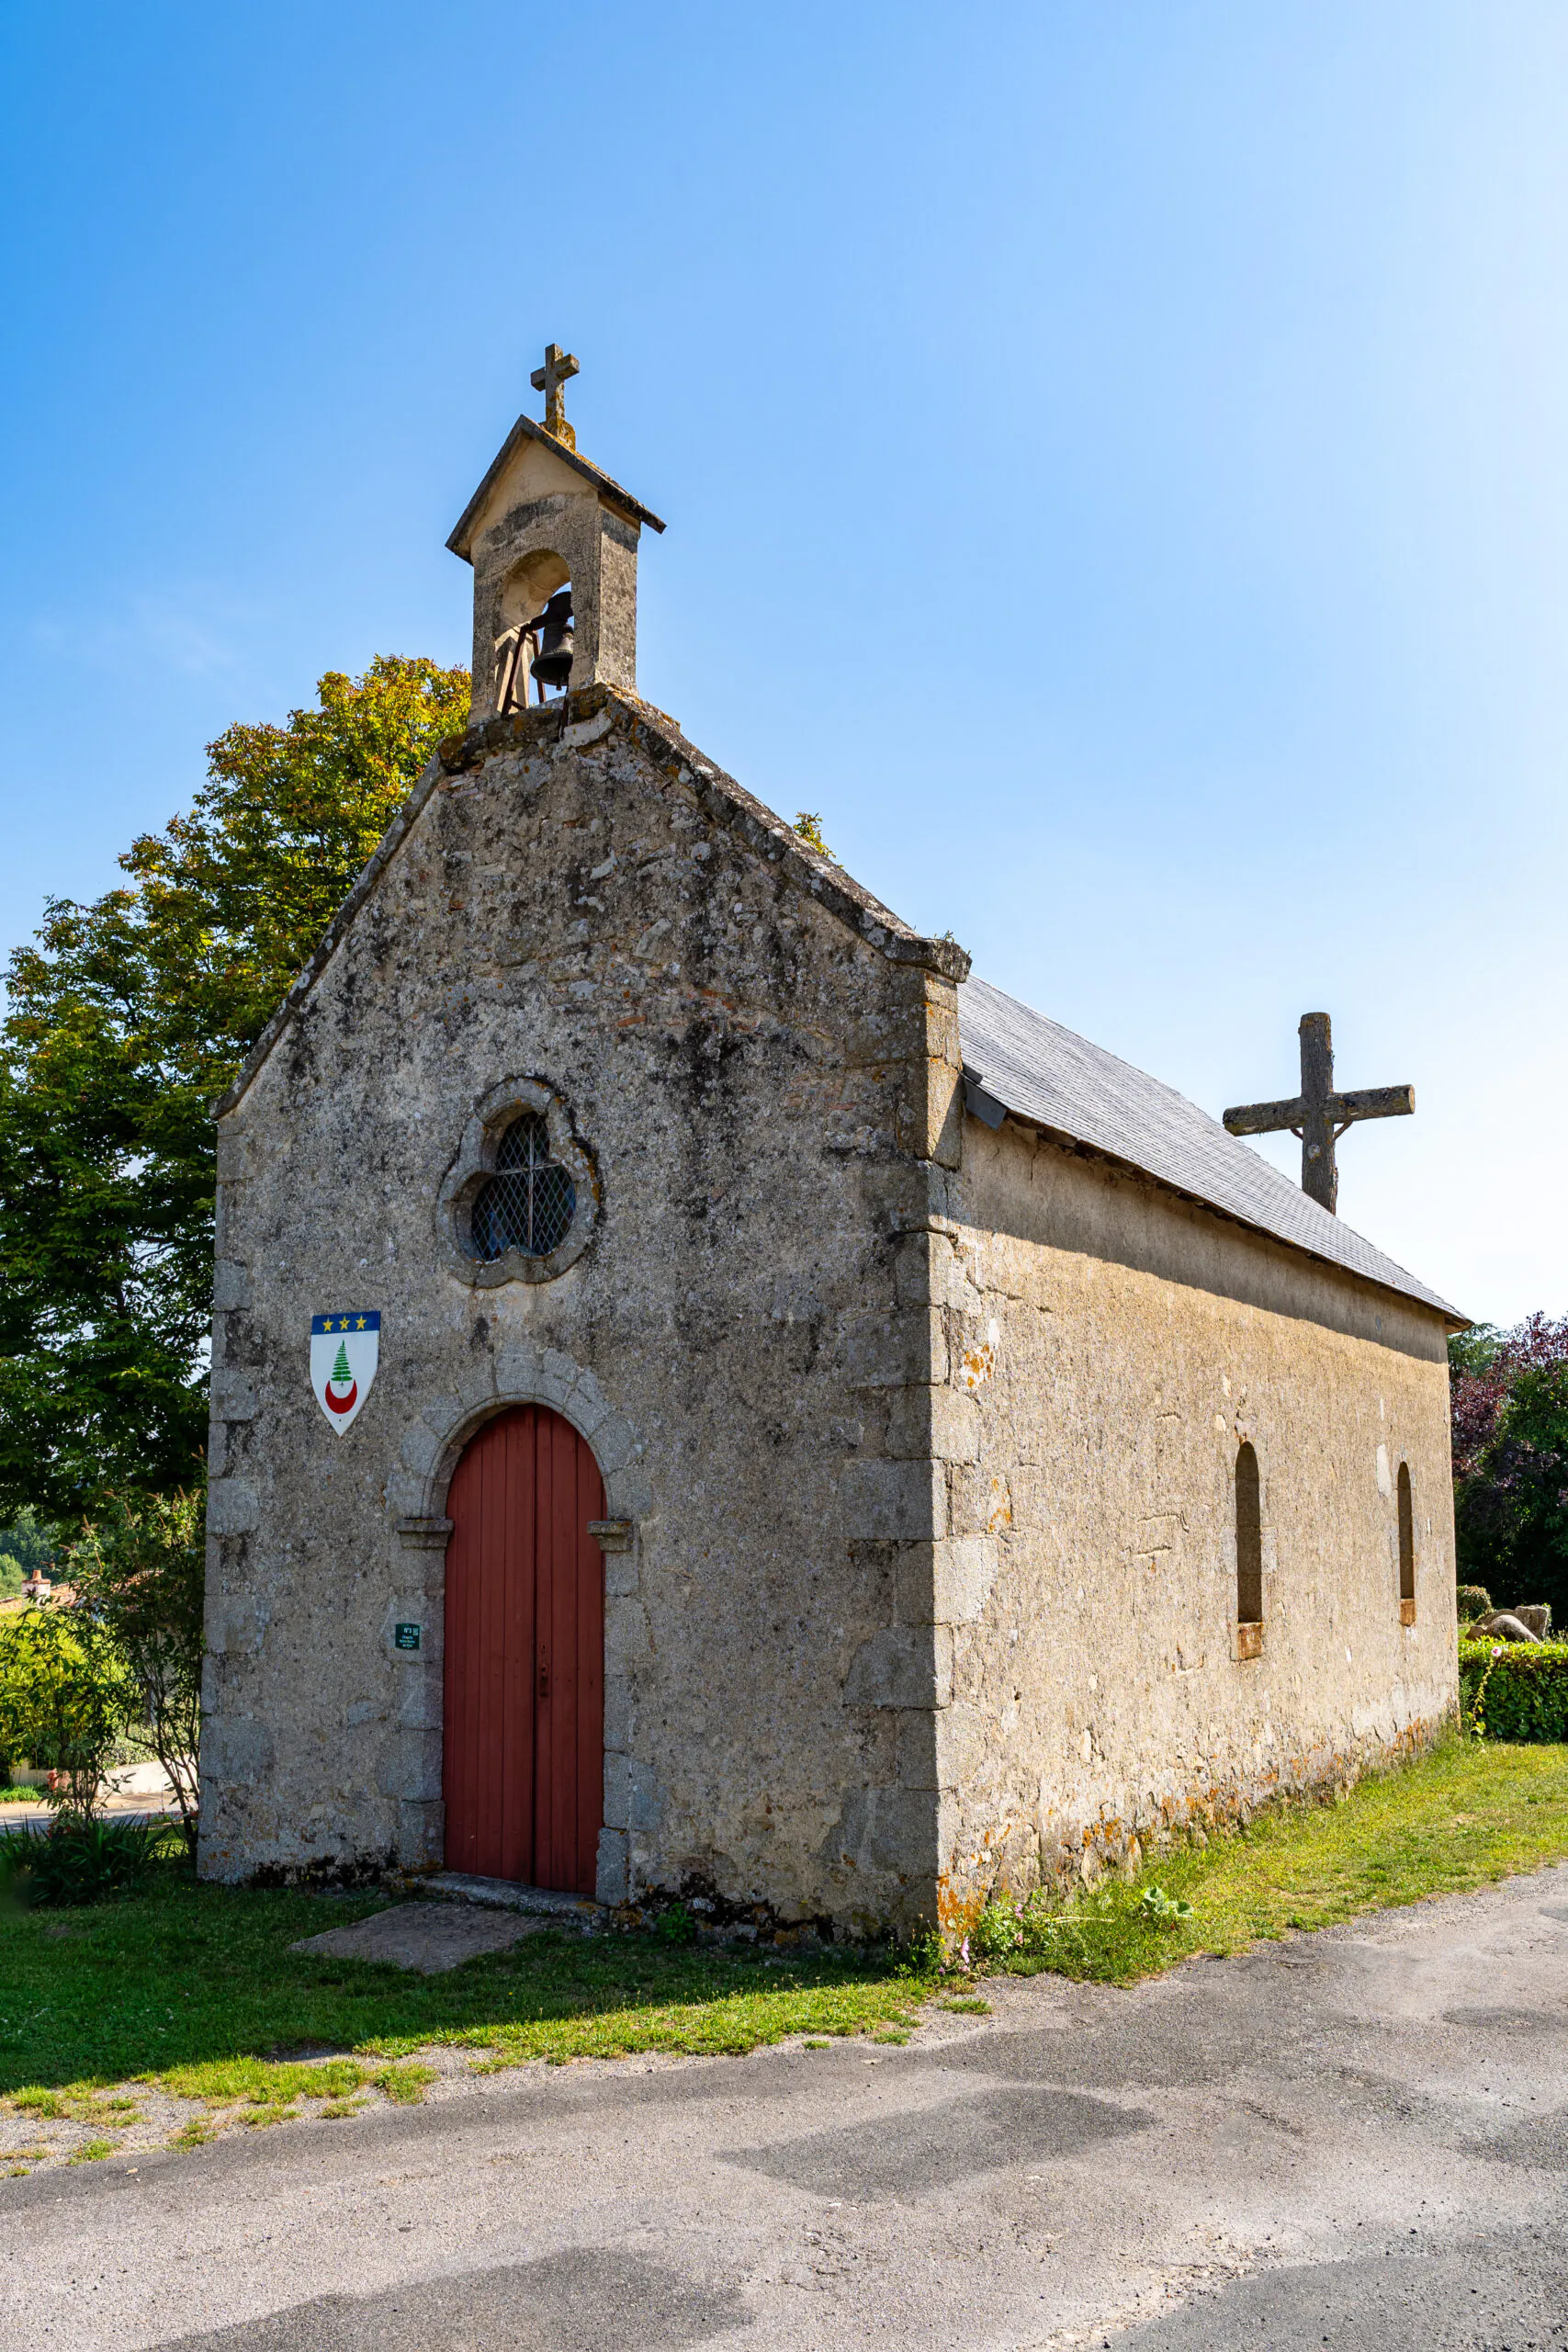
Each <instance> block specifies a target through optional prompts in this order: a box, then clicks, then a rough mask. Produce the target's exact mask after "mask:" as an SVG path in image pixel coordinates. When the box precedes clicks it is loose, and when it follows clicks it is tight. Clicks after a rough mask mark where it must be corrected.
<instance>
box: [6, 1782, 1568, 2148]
mask: <svg viewBox="0 0 1568 2352" xmlns="http://www.w3.org/2000/svg"><path fill="white" fill-rule="evenodd" d="M1565 1857H1568V1748H1565V1747H1501V1746H1497V1745H1495V1744H1494V1743H1492V1742H1490V1741H1488V1742H1486V1743H1485V1744H1484V1745H1477V1744H1474V1743H1472V1744H1470V1745H1463V1744H1461V1742H1459V1741H1458V1740H1457V1739H1456V1740H1452V1741H1450V1742H1447V1743H1445V1745H1444V1746H1443V1747H1440V1748H1438V1750H1436V1751H1435V1752H1434V1753H1433V1754H1431V1755H1429V1756H1427V1757H1424V1758H1420V1759H1419V1760H1418V1761H1417V1762H1416V1763H1414V1764H1412V1765H1410V1766H1408V1767H1406V1768H1405V1769H1404V1770H1400V1771H1397V1772H1393V1773H1390V1774H1388V1775H1386V1776H1383V1777H1381V1778H1377V1779H1372V1780H1368V1781H1362V1783H1361V1784H1360V1786H1359V1788H1357V1789H1356V1790H1355V1791H1354V1792H1352V1793H1351V1794H1350V1795H1349V1796H1348V1798H1346V1799H1344V1800H1343V1802H1341V1803H1338V1804H1327V1805H1298V1806H1292V1807H1286V1806H1281V1807H1280V1808H1277V1809H1276V1810H1274V1811H1273V1812H1271V1813H1269V1814H1267V1815H1261V1816H1259V1818H1258V1820H1257V1821H1256V1822H1255V1823H1254V1824H1253V1825H1252V1826H1251V1827H1250V1828H1248V1829H1247V1830H1245V1831H1242V1832H1238V1833H1236V1834H1235V1835H1233V1836H1225V1837H1221V1836H1214V1837H1213V1838H1211V1840H1210V1843H1209V1845H1208V1846H1207V1848H1206V1849H1202V1850H1198V1849H1190V1850H1182V1851H1179V1852H1174V1853H1168V1854H1165V1855H1162V1856H1160V1857H1158V1858H1157V1859H1151V1860H1150V1862H1149V1863H1148V1865H1147V1866H1146V1868H1145V1871H1143V1873H1142V1875H1141V1877H1140V1878H1139V1879H1137V1880H1135V1881H1134V1882H1133V1883H1131V1884H1122V1883H1120V1882H1117V1883H1111V1884H1108V1885H1106V1886H1103V1887H1102V1888H1101V1889H1100V1891H1099V1892H1098V1893H1096V1894H1086V1895H1081V1896H1079V1897H1078V1898H1077V1900H1076V1901H1075V1902H1073V1903H1071V1904H1069V1905H1066V1908H1059V1909H1057V1910H1055V1911H1050V1910H1048V1909H1047V1908H1046V1907H1045V1906H1043V1905H1027V1906H1025V1907H1024V1908H1023V1910H1022V1911H1021V1912H1020V1911H1018V1910H1016V1909H1015V1908H1013V1907H1012V1906H1010V1905H1005V1904H1000V1905H992V1906H990V1908H989V1909H988V1910H987V1913H986V1914H985V1915H984V1917H982V1919H981V1920H980V1922H979V1923H978V1924H977V1926H976V1928H974V1929H973V1930H972V1931H971V1939H970V1940H971V1950H972V1954H973V1956H974V1958H975V1960H976V1962H977V1963H978V1964H979V1965H981V1966H983V1967H990V1968H994V1969H997V1970H998V1971H1009V1970H1013V1971H1019V1972H1023V1973H1033V1972H1035V1971H1039V1970H1043V1969H1050V1970H1055V1971H1057V1972H1059V1973H1063V1974H1066V1975H1069V1976H1075V1977H1088V1978H1093V1979H1096V1980H1099V1981H1100V1982H1105V1983H1111V1984H1131V1983H1133V1982H1134V1981H1135V1980H1136V1979H1137V1978H1139V1977H1142V1976H1147V1975H1150V1974H1153V1973H1156V1972H1157V1971H1158V1970H1160V1969H1163V1968H1168V1967H1169V1966H1170V1965H1171V1963H1172V1962H1176V1961H1179V1960H1181V1959H1184V1958H1186V1957H1187V1956H1188V1955H1189V1954H1190V1953H1194V1952H1201V1951H1208V1952H1219V1953H1225V1952H1235V1951H1244V1950H1245V1949H1246V1948H1247V1945H1248V1944H1251V1943H1253V1942H1256V1941H1257V1940H1258V1939H1259V1938H1260V1937H1278V1936H1280V1935H1284V1934H1286V1933H1288V1932H1289V1931H1290V1930H1291V1929H1292V1928H1319V1927H1326V1926H1329V1925H1332V1924H1333V1923H1334V1922H1336V1921H1337V1920H1341V1919H1348V1918H1350V1917H1355V1916H1356V1915H1357V1914H1358V1913H1364V1912H1367V1911H1375V1910H1379V1909H1382V1908H1383V1907H1385V1906H1387V1905H1394V1904H1405V1903H1414V1902H1417V1901H1419V1900H1421V1899H1422V1898H1423V1897H1425V1896H1427V1895H1433V1894H1450V1893H1453V1892H1457V1891H1461V1890H1463V1889H1466V1888H1470V1887H1477V1886H1483V1885H1485V1884H1487V1883H1489V1882H1490V1881H1492V1880H1495V1879H1497V1878H1501V1877H1504V1876H1506V1875H1507V1874H1508V1873H1509V1872H1511V1871H1525V1870H1533V1869H1536V1868H1538V1867H1539V1866H1540V1864H1542V1863H1543V1862H1548V1861H1555V1860H1562V1859H1563V1858H1565ZM1152 1885H1158V1886H1159V1887H1161V1888H1163V1889H1164V1890H1165V1892H1166V1894H1167V1895H1168V1896H1169V1897H1170V1898H1171V1902H1172V1905H1176V1904H1179V1903H1184V1902H1185V1903H1190V1905H1192V1912H1191V1917H1171V1916H1169V1915H1168V1916H1167V1917H1165V1918H1164V1919H1161V1918H1159V1917H1155V1916H1153V1915H1152V1912H1151V1910H1146V1909H1145V1906H1144V1905H1143V1901H1142V1898H1143V1894H1144V1893H1145V1890H1146V1889H1147V1888H1148V1887H1150V1886H1152ZM387 1899H388V1898H387V1897H386V1896H385V1895H378V1894H364V1895H356V1896H355V1897H352V1898H349V1899H344V1900H331V1899H329V1898H327V1897H325V1896H321V1895H313V1894H300V1893H294V1892H276V1891H273V1892H261V1891H256V1890H246V1889H242V1888H235V1887H220V1886H202V1885H198V1884H197V1883H196V1882H195V1881H194V1880H193V1879H192V1878H191V1877H190V1876H189V1875H188V1873H187V1871H186V1866H185V1865H184V1864H183V1863H182V1862H180V1861H178V1860H164V1861H161V1862H159V1863H158V1864H157V1865H156V1866H155V1868H154V1871H153V1873H152V1880H151V1882H150V1883H149V1885H148V1886H147V1887H146V1889H145V1890H143V1891H141V1892H139V1893H137V1894H132V1895H128V1896H126V1897H123V1898H122V1899H120V1900H119V1901H117V1902H109V1903H103V1904H98V1905H92V1906H89V1907H87V1908H85V1909H81V1910H75V1911H72V1912H70V1913H65V1914H62V1913H58V1912H51V1911H47V1910H37V1911H31V1912H16V1911H12V1912H9V1913H6V1914H0V2096H3V2097H6V2098H7V2099H8V2101H9V2104H10V2107H11V2109H12V2111H13V2112H14V2113H15V2114H16V2115H17V2118H18V2120H17V2124H15V2125H14V2126H13V2133H12V2135H11V2136H17V2137H18V2138H19V2137H21V2136H22V2135H24V2134H25V2133H26V2132H27V2131H28V2129H29V2127H30V2126H33V2125H36V2123H41V2122H48V2121H64V2122H67V2123H70V2124H73V2125H74V2126H75V2127H76V2128H77V2129H78V2130H85V2131H101V2132H102V2133H104V2134H105V2139H106V2141H107V2134H108V2133H111V2132H113V2131H119V2130H125V2129H129V2128H130V2125H131V2123H132V2121H133V2120H134V2119H135V2106H134V2102H130V2103H128V2102H127V2100H126V2098H124V2097H123V2096H121V2095H111V2094H110V2088H109V2086H115V2085H123V2084H126V2083H136V2082H138V2081H145V2082H147V2083H148V2084H150V2085H152V2086H156V2087H160V2088H162V2089H164V2090H166V2091H169V2092H172V2093H174V2094H175V2096H177V2097H179V2098H184V2099H188V2100H190V2101H191V2102H192V2103H193V2106H194V2107H196V2108H197V2109H198V2111H197V2112H196V2113H194V2114H193V2115H192V2117H191V2119H190V2120H189V2121H188V2122H187V2123H186V2125H185V2126H184V2128H183V2130H182V2131H180V2132H179V2133H178V2134H177V2135H176V2144H179V2145H182V2146H195V2145H197V2144H199V2143H200V2142H201V2141H203V2140H204V2139H206V2138H208V2137H209V2136H210V2133H211V2132H212V2131H213V2130H215V2129H217V2128H219V2127H220V2125H221V2124H224V2123H228V2122H238V2121H245V2122H249V2123H252V2124H254V2125H256V2126H258V2127H262V2126H265V2125H267V2124H269V2123H273V2122H276V2121H278V2120H283V2119H284V2118H286V2117H288V2116H291V2115H296V2114H299V2113H302V2112H309V2113H311V2114H322V2115H328V2114H330V2115H332V2116H333V2117H341V2116H344V2115H346V2114H350V2113H352V2112H353V2111H354V2109H355V2102H356V2101H359V2100H362V2099H363V2098H365V2097H367V2096H368V2095H370V2094H371V2093H379V2094H380V2095H381V2097H383V2098H389V2099H392V2100H397V2101H412V2100H416V2099H418V2098H422V2097H423V2092H424V2087H425V2085H426V2084H427V2083H428V2081H429V2080H430V2079H431V2070H430V2069H429V2068H428V2067H425V2066H421V2065H417V2064H410V2063H409V2060H410V2058H411V2056H412V2053H413V2052H416V2051H419V2050H421V2049H428V2048H430V2047H432V2046H434V2045H438V2044H442V2043H446V2044H448V2045H454V2046H456V2047H457V2048H458V2049H460V2050H462V2051H464V2052H467V2053H468V2057H469V2060H470V2063H471V2064H474V2065H475V2066H477V2067H479V2068H480V2069H483V2070H489V2069H491V2068H497V2067H506V2066H514V2065H518V2064H523V2063H524V2062H525V2061H526V2060H529V2059H545V2060H547V2061H550V2062H552V2063H557V2064H559V2063H562V2062H564V2061H567V2060H570V2059H573V2058H584V2057H592V2058H614V2057H624V2056H627V2055H630V2054H634V2053H637V2052H654V2051H663V2052H688V2053H696V2054H719V2053H739V2052H744V2051H747V2050H752V2049H755V2048H757V2047H758V2046H759V2045H760V2044H762V2043H768V2042H775V2041H782V2040H784V2038H786V2037H795V2036H797V2035H800V2036H807V2037H809V2038H810V2039H811V2041H813V2042H818V2043H820V2042H821V2041H824V2040H829V2041H830V2040H833V2039H835V2038H837V2037H839V2036H841V2035H845V2034H855V2033H863V2034H868V2035H870V2036H872V2037H874V2039H876V2040H877V2041H883V2042H886V2043H888V2044H892V2045H897V2044H898V2043H900V2042H902V2041H904V2040H905V2039H906V2038H907V2036H908V2031H909V2030H910V2028H911V2027H912V2026H913V2025H914V2024H915V2023H916V2021H917V2018H916V2012H917V2010H918V2009H919V2006H920V2004H921V2003H922V2002H923V2001H925V2000H926V1999H927V1998H929V1997H930V1996H931V1995H932V1994H936V1993H940V1994H941V1996H942V2001H943V2006H944V2007H948V2008H951V2009H954V2010H956V2011H958V2012H960V2013H968V2014H973V2015H980V2014H984V2013H985V2011H986V2008H987V2003H986V2002H985V2001H984V2000H983V1999H982V1998H980V1997H979V1996H977V1995H975V1994H973V1993H969V1992H966V1991H965V1988H964V1986H963V1985H962V1984H961V1983H958V1984H955V1983H954V1981H953V1976H952V1975H951V1974H949V1975H948V1976H946V1977H945V1978H943V1976H942V1974H941V1973H940V1972H939V1971H938V1970H937V1969H936V1968H935V1967H934V1965H929V1966H925V1967H917V1966H915V1965H913V1964H911V1963H909V1962H900V1961H899V1960H898V1958H897V1955H893V1954H889V1953H887V1952H861V1953H855V1952H824V1953H809V1952H803V1951H792V1952H791V1953H790V1954H789V1955H788V1958H787V1960H784V1961H783V1962H782V1963H781V1962H773V1963H772V1964H770V1963H769V1962H767V1961H765V1960H764V1959H763V1957H762V1956H761V1954H760V1953H758V1952H756V1951H752V1950H750V1949H749V1948H747V1947H744V1946H742V1947H739V1949H737V1950H724V1949H720V1948H717V1947H709V1946H704V1945H695V1946H694V1945H691V1944H684V1943H672V1942H670V1941H668V1940H666V1939H663V1938H660V1937H659V1936H656V1935H652V1934H642V1933H638V1934H636V1935H604V1936H595V1937H592V1938H582V1937H580V1936H577V1935H573V1934H570V1933H568V1932H565V1931H564V1930H561V1929H557V1928H546V1929H544V1930H542V1931H541V1932H540V1933H538V1934H536V1935H533V1936H529V1937H527V1938H525V1939H524V1940H523V1941H522V1942H520V1943H518V1944H516V1945H514V1946H513V1949H512V1950H511V1951H507V1952H501V1953H493V1954H490V1955H487V1956H485V1957H483V1958H481V1959H477V1960H474V1961H471V1962H468V1964H467V1965H466V1966H464V1967H462V1968H459V1969H456V1970H454V1971H452V1972H451V1973H448V1974H446V1975H441V1976H434V1977H424V1976H417V1975H408V1974H405V1973H403V1972H402V1971H401V1970H400V1969H394V1968H389V1967H379V1966H372V1965H370V1964H368V1963H366V1962H344V1961H341V1960H328V1959H326V1958H324V1957H322V1956H320V1955H316V1954H310V1953H298V1952H291V1951H289V1950H288V1947H289V1945H290V1944H291V1943H293V1942H295V1941H296V1940H297V1939H299V1938H301V1937H304V1936H310V1935H315V1934H318V1933H320V1932H321V1929H323V1928H329V1927H342V1926H344V1925H345V1924H346V1923H347V1922H348V1921H350V1920H352V1919H355V1918H359V1917H364V1916H365V1915H366V1914H367V1913H368V1912H370V1911H374V1910H377V1909H378V1908H380V1907H381V1906H382V1905H384V1904H385V1902H386V1901H387ZM62 1926H68V1927H69V1930H70V1932H69V1933H68V1934H65V1935H62V1934H61V1932H60V1930H61V1928H62ZM302 2101H303V2102H308V2105H306V2106H304V2107H302V2106H301V2104H300V2102H302ZM23 2117H26V2118H27V2119H28V2121H27V2122H23V2121H21V2120H20V2119H21V2118H23ZM87 2144H88V2145H89V2146H93V2147H97V2146H100V2145H102V2144H105V2141H100V2140H97V2139H94V2140H91V2141H89V2142H88V2143H87ZM10 2154H11V2157H12V2160H13V2161H15V2159H16V2157H17V2155H18V2154H21V2151H20V2149H17V2150H13V2151H11V2152H10ZM0 2162H4V2155H3V2154H0Z"/></svg>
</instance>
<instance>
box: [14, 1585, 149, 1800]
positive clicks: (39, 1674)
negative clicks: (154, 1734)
mask: <svg viewBox="0 0 1568 2352" xmlns="http://www.w3.org/2000/svg"><path fill="white" fill-rule="evenodd" d="M137 1702H138V1693H137V1690H136V1686H135V1684H134V1682H133V1681H132V1680H131V1679H130V1674H129V1672H128V1671H127V1668H126V1665H125V1661H124V1658H123V1657H122V1656H121V1655H120V1653H119V1651H118V1648H117V1646H116V1645H115V1644H114V1642H113V1641H112V1640H111V1638H110V1637H109V1635H108V1634H107V1629H106V1628H105V1627H104V1626H103V1624H102V1623H100V1622H99V1621H98V1620H97V1619H96V1618H95V1616H94V1615H93V1614H92V1612H91V1611H88V1610H85V1609H74V1608H59V1607H56V1605H55V1604H54V1603H53V1602H52V1601H50V1602H45V1603H43V1604H42V1605H41V1606H40V1607H39V1608H37V1609H28V1610H25V1611H23V1612H22V1614H21V1615H20V1616H19V1617H14V1618H12V1619H11V1620H10V1621H9V1623H6V1624H5V1625H4V1626H0V1749H4V1750H6V1752H7V1753H8V1754H10V1755H12V1756H28V1757H32V1758H46V1757H47V1758H49V1759H50V1762H51V1770H55V1771H57V1772H59V1773H60V1774H61V1775H62V1777H63V1781H64V1786H63V1787H62V1789H60V1790H59V1791H57V1792H53V1794H52V1795H51V1802H52V1803H55V1804H59V1805H60V1807H61V1809H62V1812H65V1813H70V1814H73V1815H78V1816H80V1817H81V1818H82V1819H84V1820H86V1819H89V1818H91V1816H92V1815H93V1813H94V1812H95V1810H96V1805H97V1802H98V1783H99V1781H101V1780H102V1778H103V1775H104V1770H105V1767H106V1766H107V1763H108V1761H109V1758H111V1757H112V1756H113V1754H114V1752H115V1750H116V1748H117V1747H118V1745H119V1743H120V1740H121V1738H122V1737H123V1736H124V1733H125V1730H126V1727H127V1725H128V1724H129V1723H130V1720H131V1717H132V1716H133V1714H134V1713H136V1711H137Z"/></svg>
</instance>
